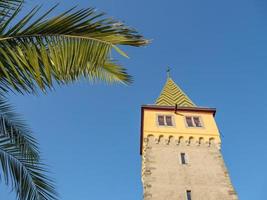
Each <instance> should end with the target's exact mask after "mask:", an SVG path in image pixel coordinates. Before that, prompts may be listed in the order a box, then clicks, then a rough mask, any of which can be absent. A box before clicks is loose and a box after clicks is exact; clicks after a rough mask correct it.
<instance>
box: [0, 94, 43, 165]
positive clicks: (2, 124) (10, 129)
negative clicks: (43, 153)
mask: <svg viewBox="0 0 267 200" xmlns="http://www.w3.org/2000/svg"><path fill="white" fill-rule="evenodd" d="M0 134H1V135H3V136H5V137H7V138H9V139H10V141H12V143H13V144H14V145H16V146H17V147H18V148H20V151H21V153H22V154H24V155H25V156H29V157H28V159H31V160H33V161H38V160H39V150H38V145H37V142H36V140H35V139H34V138H33V136H32V132H31V130H30V129H29V128H28V127H27V126H26V124H25V123H24V122H23V121H22V120H21V119H20V118H19V117H18V114H17V113H15V112H14V111H13V109H12V108H11V106H10V105H9V104H8V103H7V100H6V99H5V98H4V97H1V98H0Z"/></svg>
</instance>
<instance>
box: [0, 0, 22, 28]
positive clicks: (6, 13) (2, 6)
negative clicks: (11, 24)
mask: <svg viewBox="0 0 267 200" xmlns="http://www.w3.org/2000/svg"><path fill="white" fill-rule="evenodd" d="M22 3H23V0H1V1H0V24H1V23H2V22H3V21H5V20H6V19H8V18H9V17H10V16H11V15H12V14H13V13H14V12H15V11H16V10H17V9H18V8H19V7H20V6H21V5H22Z"/></svg>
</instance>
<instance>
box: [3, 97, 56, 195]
mask: <svg viewBox="0 0 267 200" xmlns="http://www.w3.org/2000/svg"><path fill="white" fill-rule="evenodd" d="M0 119H1V122H0V176H1V178H2V179H3V180H5V183H6V184H7V185H11V186H12V188H14V189H15V191H16V193H17V197H18V198H19V199H20V200H36V199H40V200H41V199H42V200H55V199H57V194H56V192H55V189H54V186H53V183H52V181H51V180H50V179H48V178H47V176H46V175H45V174H46V171H47V170H46V169H45V167H44V166H43V164H42V163H41V162H40V160H39V151H38V147H37V143H36V141H35V139H34V138H33V137H32V136H31V132H30V130H29V129H28V128H27V126H26V125H25V124H24V123H23V122H22V121H21V120H19V119H18V118H17V114H15V113H13V112H12V109H11V108H10V106H9V105H8V104H7V103H6V101H5V100H4V99H3V98H2V99H0Z"/></svg>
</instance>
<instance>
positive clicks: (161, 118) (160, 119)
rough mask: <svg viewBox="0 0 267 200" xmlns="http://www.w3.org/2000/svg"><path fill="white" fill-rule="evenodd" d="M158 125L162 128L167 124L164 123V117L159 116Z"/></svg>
mask: <svg viewBox="0 0 267 200" xmlns="http://www.w3.org/2000/svg"><path fill="white" fill-rule="evenodd" d="M158 123H159V125H160V126H164V125H165V123H164V116H163V115H159V116H158Z"/></svg>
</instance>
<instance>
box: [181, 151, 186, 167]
mask: <svg viewBox="0 0 267 200" xmlns="http://www.w3.org/2000/svg"><path fill="white" fill-rule="evenodd" d="M181 163H182V165H185V164H186V160H185V153H181Z"/></svg>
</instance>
